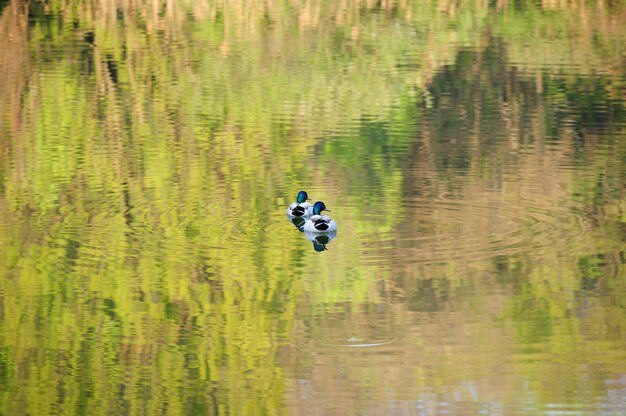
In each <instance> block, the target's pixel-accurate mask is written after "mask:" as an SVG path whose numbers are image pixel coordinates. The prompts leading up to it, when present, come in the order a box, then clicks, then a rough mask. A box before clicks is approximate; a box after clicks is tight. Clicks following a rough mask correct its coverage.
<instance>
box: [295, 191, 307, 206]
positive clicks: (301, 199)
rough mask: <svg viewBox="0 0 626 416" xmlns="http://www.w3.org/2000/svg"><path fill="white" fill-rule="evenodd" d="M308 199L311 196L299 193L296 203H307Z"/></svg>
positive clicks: (303, 192)
mask: <svg viewBox="0 0 626 416" xmlns="http://www.w3.org/2000/svg"><path fill="white" fill-rule="evenodd" d="M307 199H309V196H308V195H307V193H306V192H305V191H300V192H298V196H297V197H296V202H297V203H298V204H301V203H303V202H305V201H306V200H307Z"/></svg>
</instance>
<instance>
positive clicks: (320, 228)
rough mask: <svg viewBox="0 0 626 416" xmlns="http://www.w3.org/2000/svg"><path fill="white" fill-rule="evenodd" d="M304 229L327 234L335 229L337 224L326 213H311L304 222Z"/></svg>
mask: <svg viewBox="0 0 626 416" xmlns="http://www.w3.org/2000/svg"><path fill="white" fill-rule="evenodd" d="M304 231H305V232H309V233H327V234H329V233H333V232H336V231H337V224H336V223H335V221H333V220H332V219H331V218H330V217H329V216H328V215H313V216H311V217H309V218H308V219H307V220H306V222H305V223H304Z"/></svg>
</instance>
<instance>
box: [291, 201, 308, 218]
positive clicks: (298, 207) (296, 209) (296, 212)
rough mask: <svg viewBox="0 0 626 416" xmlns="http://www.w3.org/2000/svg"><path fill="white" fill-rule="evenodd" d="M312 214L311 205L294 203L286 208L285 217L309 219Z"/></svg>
mask: <svg viewBox="0 0 626 416" xmlns="http://www.w3.org/2000/svg"><path fill="white" fill-rule="evenodd" d="M311 214H313V205H312V204H311V203H309V202H294V203H293V204H291V205H289V208H287V217H288V218H289V219H291V218H293V217H304V218H307V217H310V216H311Z"/></svg>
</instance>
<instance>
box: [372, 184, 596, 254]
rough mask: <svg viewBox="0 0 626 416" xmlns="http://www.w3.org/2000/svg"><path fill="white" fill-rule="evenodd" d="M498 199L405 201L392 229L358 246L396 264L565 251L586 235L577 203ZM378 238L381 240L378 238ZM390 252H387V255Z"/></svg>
mask: <svg viewBox="0 0 626 416" xmlns="http://www.w3.org/2000/svg"><path fill="white" fill-rule="evenodd" d="M515 202H516V203H515V204H514V203H512V202H508V201H503V200H502V199H498V200H493V201H488V200H486V201H485V202H484V203H483V202H482V201H479V202H475V201H472V202H469V201H465V200H462V199H457V198H454V199H453V198H451V197H446V196H444V197H440V198H434V199H433V198H415V199H411V200H408V201H404V205H405V206H404V208H405V212H414V214H412V215H405V219H404V220H403V221H402V222H401V223H400V224H399V226H398V227H396V230H394V232H391V233H387V234H386V235H383V236H381V235H378V236H377V240H376V241H375V240H374V239H372V240H369V241H368V240H367V239H366V240H364V241H363V245H365V246H366V247H367V246H370V245H372V246H373V245H376V247H377V249H381V245H382V249H383V250H387V251H388V250H392V251H393V252H394V257H395V259H396V260H397V261H398V262H401V263H402V262H405V263H406V262H411V263H413V262H416V261H422V262H441V261H449V260H451V259H454V260H459V259H460V260H477V259H484V258H489V257H493V256H498V255H515V254H519V253H522V252H527V251H530V250H542V249H545V248H550V249H551V250H567V249H568V248H567V247H569V245H568V244H566V243H571V242H573V241H574V240H576V239H578V238H581V237H582V236H584V235H585V233H586V232H587V230H588V229H589V228H590V227H589V224H587V223H586V221H585V219H584V218H585V217H584V216H583V215H582V214H584V213H585V210H586V208H585V207H584V206H582V205H575V204H572V202H571V201H568V204H569V205H567V206H558V205H557V206H548V204H546V206H542V205H539V204H537V203H536V201H530V200H523V199H517V200H516V201H515ZM381 237H382V238H381ZM388 254H389V253H387V255H388Z"/></svg>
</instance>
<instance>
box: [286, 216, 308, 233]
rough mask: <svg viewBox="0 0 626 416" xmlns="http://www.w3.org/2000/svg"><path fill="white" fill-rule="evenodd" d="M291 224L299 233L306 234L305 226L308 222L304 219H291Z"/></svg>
mask: <svg viewBox="0 0 626 416" xmlns="http://www.w3.org/2000/svg"><path fill="white" fill-rule="evenodd" d="M289 220H290V221H291V223H292V224H293V225H294V226H295V227H296V228H297V229H298V231H301V232H304V224H305V223H306V220H305V219H304V218H302V217H291V218H289Z"/></svg>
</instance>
